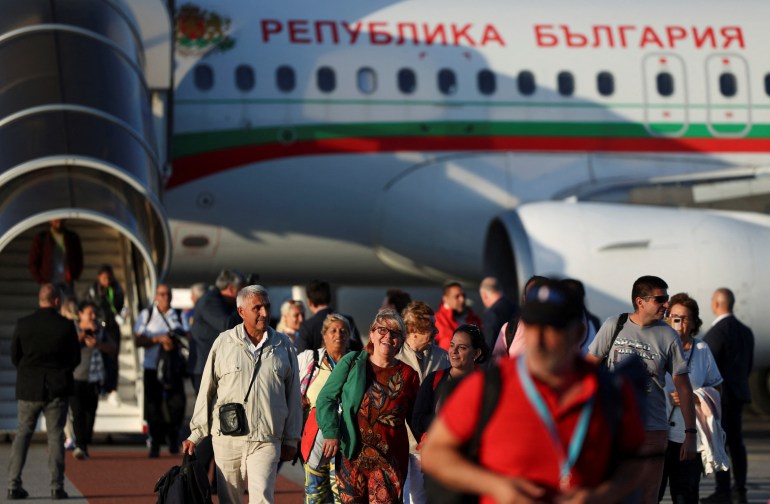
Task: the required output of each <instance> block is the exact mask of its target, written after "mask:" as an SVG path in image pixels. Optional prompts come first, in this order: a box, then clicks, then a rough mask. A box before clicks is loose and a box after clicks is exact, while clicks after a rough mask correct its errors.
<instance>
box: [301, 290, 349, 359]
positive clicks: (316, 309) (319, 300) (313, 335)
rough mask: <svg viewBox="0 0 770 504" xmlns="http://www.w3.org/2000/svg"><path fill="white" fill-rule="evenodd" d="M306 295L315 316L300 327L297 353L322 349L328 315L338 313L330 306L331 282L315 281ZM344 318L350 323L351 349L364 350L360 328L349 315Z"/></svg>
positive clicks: (306, 291)
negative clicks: (324, 327)
mask: <svg viewBox="0 0 770 504" xmlns="http://www.w3.org/2000/svg"><path fill="white" fill-rule="evenodd" d="M305 294H307V305H308V308H310V311H312V312H313V316H312V317H310V318H309V319H307V320H305V321H303V322H302V324H300V326H299V336H298V337H297V341H296V345H297V353H300V352H304V351H305V350H315V349H316V348H321V346H322V345H323V335H322V334H321V327H322V326H323V323H324V320H326V316H327V315H329V314H330V313H336V311H335V310H334V308H332V307H331V306H330V305H331V302H332V289H331V286H330V285H329V282H324V281H321V280H313V281H312V282H310V283H309V284H307V286H305ZM343 316H344V317H345V318H346V319H348V322H349V323H350V328H351V334H350V349H351V350H353V351H358V350H361V349H363V348H364V345H363V344H362V343H361V335H360V334H358V328H357V327H356V323H355V322H354V321H353V317H351V316H349V315H343Z"/></svg>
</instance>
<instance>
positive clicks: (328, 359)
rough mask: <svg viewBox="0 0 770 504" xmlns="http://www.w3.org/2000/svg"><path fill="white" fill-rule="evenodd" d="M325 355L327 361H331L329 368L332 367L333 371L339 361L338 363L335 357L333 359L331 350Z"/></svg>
mask: <svg viewBox="0 0 770 504" xmlns="http://www.w3.org/2000/svg"><path fill="white" fill-rule="evenodd" d="M324 356H325V357H326V362H328V363H329V368H331V370H332V371H334V366H336V365H337V363H336V362H334V359H332V356H331V355H329V352H326V353H325V354H324Z"/></svg>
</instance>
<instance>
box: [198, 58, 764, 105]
mask: <svg viewBox="0 0 770 504" xmlns="http://www.w3.org/2000/svg"><path fill="white" fill-rule="evenodd" d="M315 78H316V86H317V87H318V90H319V91H321V92H323V93H331V92H333V91H334V90H335V89H336V87H337V75H336V73H335V71H334V69H332V68H330V67H328V66H324V67H320V68H319V69H318V70H317V71H316V74H315ZM764 80H765V83H764V84H765V93H766V94H767V95H768V96H770V74H767V75H765V79H764ZM193 81H194V83H195V87H196V88H198V89H199V90H201V91H209V90H211V89H212V88H213V87H214V70H213V69H212V68H211V66H209V65H206V64H200V65H197V66H196V67H195V70H194V72H193ZM356 81H357V86H358V90H359V91H360V92H361V93H363V94H365V95H370V94H373V93H374V92H375V91H377V73H376V72H375V71H374V70H373V69H372V68H370V67H363V68H360V69H359V70H358V72H357V73H356ZM396 83H397V86H398V89H399V91H400V92H401V93H403V94H405V95H410V94H412V93H414V92H415V91H416V90H417V74H416V73H415V71H414V70H412V69H411V68H402V69H400V70H399V71H398V72H397V74H396ZM256 85H257V77H256V74H255V73H254V69H253V68H252V67H250V66H248V65H239V66H238V67H236V69H235V86H236V87H237V88H238V89H239V90H240V91H244V92H246V91H251V90H252V89H254V88H255V87H256ZM275 85H276V87H277V88H278V89H279V90H280V91H282V92H285V93H289V92H291V91H294V89H295V88H296V86H297V77H296V72H295V71H294V69H293V68H292V67H290V66H286V65H284V66H280V67H278V68H277V69H276V72H275ZM718 85H719V92H720V93H721V94H722V96H724V97H727V98H730V97H733V96H735V95H736V94H738V79H737V78H736V76H735V74H734V73H732V72H729V71H724V72H722V73H721V74H719V79H718ZM436 86H437V88H438V90H439V92H441V94H443V95H446V96H451V95H453V94H455V93H456V92H457V75H456V74H455V72H454V71H453V70H451V69H448V68H443V69H441V70H439V71H438V73H437V74H436ZM476 86H477V89H478V91H479V93H481V94H482V95H485V96H491V95H494V94H495V93H496V92H497V76H496V75H495V73H494V72H492V71H491V70H480V71H479V72H478V73H477V74H476ZM516 86H517V88H518V91H519V93H520V94H522V95H523V96H530V95H532V94H534V93H535V91H536V90H537V82H536V80H535V75H534V74H533V73H532V72H530V71H529V70H523V71H521V72H519V74H518V75H517V76H516ZM655 87H656V90H657V92H658V94H659V95H660V96H663V97H670V96H672V95H673V94H674V93H675V92H676V83H675V78H674V75H672V74H671V73H670V72H665V71H661V72H659V73H658V74H657V75H656V76H655ZM556 89H557V90H558V92H559V94H560V95H561V96H564V97H569V96H572V95H574V93H575V77H574V75H573V74H572V73H571V72H567V71H564V72H559V74H558V75H557V76H556ZM596 90H597V92H598V93H599V94H600V95H601V96H612V95H613V94H614V93H615V77H614V76H613V74H612V73H610V72H599V73H598V74H597V75H596Z"/></svg>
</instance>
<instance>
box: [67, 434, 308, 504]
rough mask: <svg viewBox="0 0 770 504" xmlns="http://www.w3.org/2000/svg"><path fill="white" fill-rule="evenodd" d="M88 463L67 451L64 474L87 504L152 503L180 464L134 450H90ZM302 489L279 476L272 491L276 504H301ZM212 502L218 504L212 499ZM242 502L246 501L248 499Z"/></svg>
mask: <svg viewBox="0 0 770 504" xmlns="http://www.w3.org/2000/svg"><path fill="white" fill-rule="evenodd" d="M89 451H90V452H91V458H90V459H89V460H75V459H73V458H72V452H69V451H68V452H66V454H65V456H66V457H67V459H66V461H65V471H64V475H65V476H66V477H67V478H68V479H69V480H70V482H72V484H73V485H74V486H75V487H76V488H77V489H78V491H79V492H80V493H81V494H83V497H84V498H85V500H86V502H88V503H89V504H113V503H114V504H127V503H132V504H133V503H136V504H155V502H157V499H158V496H157V494H155V493H153V491H152V490H153V488H154V487H155V483H156V482H157V481H158V478H160V477H161V476H162V475H163V474H164V473H165V472H166V471H168V470H169V469H171V467H172V466H175V465H179V464H181V463H182V457H181V456H180V455H169V454H167V453H162V455H161V457H160V458H157V459H149V458H147V452H146V451H144V450H137V449H134V448H132V449H125V450H116V449H108V450H102V449H100V448H99V447H93V448H91V449H90V450H89ZM303 497H304V490H303V488H302V487H301V486H299V485H297V484H295V483H293V482H291V481H289V480H288V479H286V478H284V477H283V476H281V475H278V480H277V481H276V489H275V502H276V504H301V503H302V502H303ZM214 502H218V500H217V499H216V498H215V499H214ZM243 502H248V496H245V497H244V501H243Z"/></svg>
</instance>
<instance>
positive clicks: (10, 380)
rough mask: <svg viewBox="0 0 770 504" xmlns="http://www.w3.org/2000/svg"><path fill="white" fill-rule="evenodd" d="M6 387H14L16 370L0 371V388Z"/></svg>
mask: <svg viewBox="0 0 770 504" xmlns="http://www.w3.org/2000/svg"><path fill="white" fill-rule="evenodd" d="M8 385H10V386H12V387H13V386H15V385H16V370H15V369H0V387H2V386H8Z"/></svg>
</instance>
